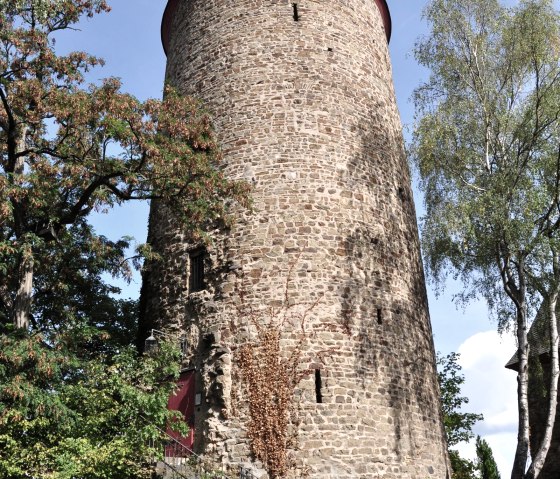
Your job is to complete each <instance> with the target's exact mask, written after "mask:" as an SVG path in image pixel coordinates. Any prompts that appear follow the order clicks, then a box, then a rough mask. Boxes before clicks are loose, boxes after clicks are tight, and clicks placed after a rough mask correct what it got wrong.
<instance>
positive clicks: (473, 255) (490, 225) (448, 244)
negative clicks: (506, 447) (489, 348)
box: [411, 0, 560, 479]
mask: <svg viewBox="0 0 560 479" xmlns="http://www.w3.org/2000/svg"><path fill="white" fill-rule="evenodd" d="M425 17H426V19H427V21H428V23H429V25H430V33H429V34H428V35H427V36H426V37H425V38H422V39H420V40H419V41H418V43H417V45H416V49H415V56H416V58H417V60H418V62H419V63H420V64H421V65H423V66H425V67H427V68H429V69H430V71H431V74H430V77H429V80H428V81H427V82H425V83H424V84H422V85H420V86H419V87H418V88H417V90H416V91H415V97H414V98H415V105H416V113H417V122H416V125H415V130H414V137H413V142H412V145H411V156H412V160H413V162H414V163H415V166H416V167H417V171H418V173H419V176H420V180H421V188H422V190H423V192H424V194H425V203H426V215H425V217H424V218H423V221H422V234H423V245H424V254H425V257H426V262H427V270H428V273H429V274H430V275H431V277H432V278H433V279H434V280H435V282H436V283H437V284H440V285H441V284H442V282H443V280H444V279H445V277H446V276H447V275H448V274H452V275H454V276H455V277H456V278H460V279H461V280H462V281H463V283H464V285H465V289H464V292H463V293H462V294H461V295H459V300H463V301H468V300H471V299H473V298H475V297H482V298H485V299H486V301H487V302H488V304H489V306H490V308H491V310H492V311H493V312H494V313H495V314H496V316H497V318H498V321H499V326H500V327H501V328H506V327H508V326H510V325H511V326H512V328H513V329H515V331H516V334H517V340H518V358H519V378H518V384H519V387H518V409H519V431H518V443H517V449H516V454H515V460H514V465H513V469H512V476H511V477H512V479H521V478H525V479H534V478H537V477H538V476H539V472H540V470H541V468H542V466H543V463H544V460H545V458H546V455H547V453H548V450H549V447H550V440H551V434H552V428H553V426H554V422H555V414H556V404H557V385H558V331H557V321H556V304H557V301H558V294H559V292H560V263H559V260H560V243H559V239H560V138H559V134H560V124H559V117H560V66H559V63H560V55H559V54H560V49H559V38H560V37H559V35H560V22H559V16H558V12H557V11H556V10H555V8H554V4H553V2H552V1H549V0H522V1H520V2H519V3H518V4H517V5H516V6H515V7H513V8H506V7H504V6H503V5H501V4H500V3H499V2H498V1H497V0H468V1H467V0H432V1H430V2H429V3H428V5H427V7H426V10H425ZM540 305H546V310H547V311H548V319H549V328H550V337H551V338H552V341H551V350H550V355H551V359H552V364H553V366H552V375H551V378H552V379H551V382H550V384H549V385H548V388H549V397H550V404H549V414H548V421H547V426H546V431H545V434H544V440H543V441H542V443H541V444H540V447H539V448H538V450H535V451H532V463H531V466H530V468H529V470H528V471H527V472H526V464H527V460H528V458H529V416H528V358H529V354H530V350H529V349H530V345H529V343H528V341H527V332H528V328H529V323H530V321H529V318H531V317H533V315H534V314H535V311H536V308H537V307H538V306H540Z"/></svg>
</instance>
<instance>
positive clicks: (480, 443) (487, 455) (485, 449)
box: [476, 436, 501, 479]
mask: <svg viewBox="0 0 560 479" xmlns="http://www.w3.org/2000/svg"><path fill="white" fill-rule="evenodd" d="M476 457H477V459H478V464H477V468H478V470H479V471H480V478H481V479H501V478H500V473H499V471H498V466H497V464H496V461H495V460H494V454H493V453H492V449H491V448H490V446H489V445H488V443H487V442H486V440H485V439H481V438H480V436H477V437H476Z"/></svg>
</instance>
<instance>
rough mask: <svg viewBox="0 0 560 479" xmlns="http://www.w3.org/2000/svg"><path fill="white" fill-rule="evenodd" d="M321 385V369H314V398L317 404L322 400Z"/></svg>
mask: <svg viewBox="0 0 560 479" xmlns="http://www.w3.org/2000/svg"><path fill="white" fill-rule="evenodd" d="M322 387H323V381H322V380H321V370H320V369H315V399H316V400H317V404H321V403H322V402H323V391H322V390H321V389H322Z"/></svg>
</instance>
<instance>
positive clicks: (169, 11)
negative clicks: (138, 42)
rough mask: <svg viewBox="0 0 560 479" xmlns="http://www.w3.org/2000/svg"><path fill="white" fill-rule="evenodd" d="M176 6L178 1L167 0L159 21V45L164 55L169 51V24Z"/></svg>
mask: <svg viewBox="0 0 560 479" xmlns="http://www.w3.org/2000/svg"><path fill="white" fill-rule="evenodd" d="M178 5H179V0H169V1H168V2H167V6H166V7H165V11H164V12H163V19H162V20H161V44H162V45H163V51H164V52H165V54H166V55H167V52H168V50H169V39H170V38H171V23H172V20H173V16H174V15H175V11H176V10H177V6H178Z"/></svg>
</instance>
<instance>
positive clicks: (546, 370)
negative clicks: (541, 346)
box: [529, 354, 560, 479]
mask: <svg viewBox="0 0 560 479" xmlns="http://www.w3.org/2000/svg"><path fill="white" fill-rule="evenodd" d="M530 361H531V362H533V361H534V362H535V363H536V362H537V361H538V362H539V364H540V368H538V367H535V364H531V366H530V369H529V392H530V393H529V425H530V433H531V434H530V439H531V450H532V451H536V450H537V449H538V447H539V445H540V443H541V442H542V439H543V435H544V430H545V427H546V420H547V416H548V401H549V395H548V385H549V384H550V370H551V363H550V358H549V356H548V354H543V355H542V356H540V358H535V357H532V358H531V359H530ZM559 476H560V404H559V405H558V406H557V409H556V423H555V426H554V430H553V432H552V443H551V445H550V449H549V451H548V454H547V456H546V461H545V463H544V467H543V469H542V470H541V473H540V474H539V479H557V478H558V477H559Z"/></svg>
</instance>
